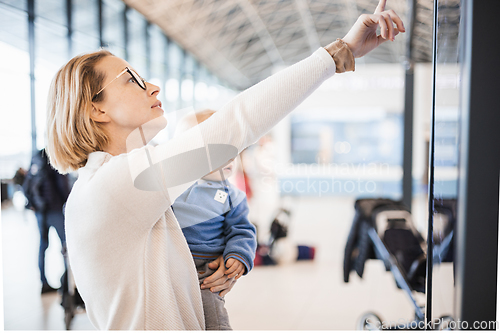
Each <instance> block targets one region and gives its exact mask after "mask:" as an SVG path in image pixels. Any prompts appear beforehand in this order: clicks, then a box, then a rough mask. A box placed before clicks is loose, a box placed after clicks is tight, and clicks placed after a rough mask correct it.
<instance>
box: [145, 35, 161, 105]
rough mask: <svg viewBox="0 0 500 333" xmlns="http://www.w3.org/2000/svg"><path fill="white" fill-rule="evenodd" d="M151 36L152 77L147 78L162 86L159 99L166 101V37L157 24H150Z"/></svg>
mask: <svg viewBox="0 0 500 333" xmlns="http://www.w3.org/2000/svg"><path fill="white" fill-rule="evenodd" d="M149 38H150V45H151V50H150V54H149V56H150V58H151V60H150V61H151V77H149V78H147V79H148V80H149V82H151V83H153V84H156V85H157V86H159V87H160V95H159V96H158V99H159V100H161V101H162V102H164V100H165V90H164V89H163V88H164V87H165V75H166V72H165V51H166V46H165V42H166V38H165V36H164V35H163V32H162V31H161V29H160V28H158V27H157V26H156V25H151V26H149Z"/></svg>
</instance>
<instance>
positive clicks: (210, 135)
mask: <svg viewBox="0 0 500 333" xmlns="http://www.w3.org/2000/svg"><path fill="white" fill-rule="evenodd" d="M384 9H385V0H381V1H380V2H379V5H378V6H377V9H376V10H375V13H374V14H371V15H366V14H365V15H361V16H360V17H359V19H358V20H357V21H356V23H355V24H354V26H353V27H352V28H351V30H350V31H349V32H348V33H347V35H346V36H345V37H344V38H343V39H342V40H337V41H335V42H333V43H331V44H330V45H328V46H326V47H325V48H320V49H318V50H317V51H316V52H314V53H313V54H312V55H311V56H310V57H308V58H306V59H304V60H302V61H300V62H298V63H296V64H295V65H293V66H290V67H288V68H287V69H284V70H282V71H280V72H278V73H276V74H274V75H272V76H270V77H269V78H267V79H265V80H264V81H262V82H260V83H258V84H256V85H254V86H253V87H251V88H249V89H247V90H245V91H243V92H242V93H240V94H239V95H237V96H236V97H235V98H233V99H232V100H231V101H230V102H229V103H228V104H226V105H225V106H224V107H222V108H221V109H220V110H219V111H218V112H216V113H215V114H214V115H213V116H212V117H210V118H209V119H208V120H207V121H205V122H203V123H202V124H199V125H198V126H195V127H194V128H192V129H191V130H188V131H186V132H184V133H183V134H181V135H179V136H178V137H176V138H174V139H172V140H170V141H168V142H165V143H163V144H160V145H158V146H156V147H147V148H146V149H139V150H137V151H135V153H133V154H129V165H130V170H131V176H132V178H133V181H134V186H135V187H136V188H138V189H140V190H146V191H158V190H165V189H166V190H168V197H169V199H170V202H173V201H174V200H175V198H176V197H177V195H179V194H180V193H182V192H183V191H184V190H185V189H186V188H187V187H189V186H190V185H191V184H192V182H193V181H195V180H197V179H199V178H201V177H202V176H204V175H206V174H208V173H209V172H211V171H213V170H216V169H218V168H220V167H221V166H223V165H224V164H225V163H227V161H229V160H230V159H232V158H234V157H235V156H236V155H237V154H238V153H239V152H241V151H242V150H243V149H245V148H246V147H248V146H249V145H251V144H253V143H254V142H256V141H257V140H258V139H259V138H260V137H261V136H262V135H264V134H265V133H266V132H268V131H269V130H270V129H271V128H272V127H273V126H275V125H276V124H277V123H278V122H279V121H280V120H282V119H283V118H284V117H285V116H286V115H288V114H289V113H290V112H291V111H292V110H293V109H295V108H296V107H297V106H298V105H299V104H300V103H301V102H302V101H303V100H304V99H305V98H307V97H308V96H309V95H310V94H311V93H312V92H313V91H314V90H315V89H317V88H318V87H319V86H320V85H321V83H323V81H325V80H326V79H327V78H329V77H331V76H332V75H333V74H334V73H335V72H336V71H337V72H343V71H345V70H353V69H354V59H353V57H361V56H363V55H365V54H366V53H368V52H369V51H371V50H372V49H374V48H376V47H377V46H378V45H380V44H381V43H382V42H384V41H385V40H388V39H390V40H393V39H394V37H395V35H397V34H398V32H399V31H404V26H403V23H402V21H401V19H400V18H399V17H398V16H397V15H396V13H394V11H392V10H389V11H384ZM394 23H395V24H396V27H394ZM378 26H380V27H381V35H379V36H377V34H376V30H377V27H378ZM351 52H352V53H351ZM161 121H162V120H153V121H152V122H150V123H148V124H144V125H143V126H142V127H141V128H139V129H137V130H136V131H134V132H133V133H132V134H131V135H130V136H129V139H128V141H127V147H128V151H131V150H132V149H134V148H136V147H137V146H138V145H141V144H143V143H146V142H147V141H148V139H150V138H149V137H148V136H152V135H153V134H154V133H156V132H157V129H158V126H159V125H158V122H161ZM163 121H164V120H163ZM149 133H151V135H149Z"/></svg>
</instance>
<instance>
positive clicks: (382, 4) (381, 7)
mask: <svg viewBox="0 0 500 333" xmlns="http://www.w3.org/2000/svg"><path fill="white" fill-rule="evenodd" d="M386 2H387V0H380V1H379V3H378V5H377V8H375V14H377V13H382V12H383V11H384V10H385V3H386Z"/></svg>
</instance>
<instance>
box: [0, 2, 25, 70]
mask: <svg viewBox="0 0 500 333" xmlns="http://www.w3.org/2000/svg"><path fill="white" fill-rule="evenodd" d="M23 3H24V1H23ZM0 17H1V18H2V19H1V20H0V31H1V32H2V33H0V41H2V42H4V43H6V44H8V45H12V46H14V47H15V48H17V49H19V50H23V51H26V52H28V15H27V14H26V13H25V12H22V11H20V10H18V9H14V8H12V7H10V6H8V5H4V4H2V3H0ZM28 68H29V66H28Z"/></svg>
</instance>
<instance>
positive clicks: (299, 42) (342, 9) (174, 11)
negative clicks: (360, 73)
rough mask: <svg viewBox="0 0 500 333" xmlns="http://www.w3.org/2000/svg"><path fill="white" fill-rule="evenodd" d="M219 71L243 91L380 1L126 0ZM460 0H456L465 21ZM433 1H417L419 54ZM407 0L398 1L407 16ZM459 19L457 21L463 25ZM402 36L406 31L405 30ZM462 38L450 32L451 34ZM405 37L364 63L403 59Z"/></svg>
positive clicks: (420, 56) (427, 47)
mask: <svg viewBox="0 0 500 333" xmlns="http://www.w3.org/2000/svg"><path fill="white" fill-rule="evenodd" d="M124 2H125V3H126V4H127V5H129V6H130V7H132V8H134V9H136V10H137V11H139V12H140V13H142V14H143V15H144V16H145V17H146V18H147V19H148V20H149V21H150V22H152V23H155V24H156V25H158V26H159V27H160V28H161V29H163V31H164V32H165V33H166V34H167V35H168V36H169V37H170V38H172V39H173V40H174V41H176V42H177V43H178V44H179V45H181V46H182V47H183V48H185V49H186V50H188V51H189V52H191V53H192V54H194V56H195V57H196V58H197V59H198V60H199V61H200V62H201V63H203V64H204V65H205V66H207V68H209V69H210V70H211V71H212V72H213V73H214V74H216V75H217V76H218V77H220V78H221V79H223V80H225V81H227V82H229V83H230V84H232V85H233V86H234V87H235V88H237V89H245V88H247V87H249V86H251V85H253V84H255V83H257V82H259V81H260V80H262V79H264V78H266V77H267V76H269V75H270V74H272V73H273V72H274V71H276V70H278V69H281V68H283V67H284V66H287V65H291V64H293V63H295V62H297V61H299V60H301V59H303V58H305V57H307V56H308V55H309V54H311V52H312V50H313V49H315V48H316V47H319V46H320V45H321V46H325V45H327V44H328V43H330V42H332V41H334V40H335V39H336V38H339V37H343V36H344V35H345V34H346V33H347V31H348V29H349V28H350V27H351V26H352V25H353V23H354V22H355V20H356V19H357V17H358V16H359V15H360V14H364V13H373V11H374V10H375V7H376V5H377V1H375V0H148V1H144V0H124ZM459 2H460V0H450V1H448V3H449V8H450V10H454V8H456V12H457V20H458V18H459V14H460V11H459ZM432 3H433V2H432V0H418V3H417V15H416V22H415V36H414V39H413V58H414V60H415V61H417V62H429V61H430V60H431V55H432ZM406 4H407V1H406V0H392V1H390V2H389V4H388V9H394V10H395V11H396V12H397V13H398V14H399V15H400V16H401V18H403V21H405V16H406ZM457 23H458V22H457ZM403 36H404V35H403ZM453 38H454V39H455V40H456V39H457V38H458V36H450V39H453ZM405 49H406V48H405V38H404V37H403V38H397V39H396V41H395V42H387V43H384V44H383V45H382V46H380V47H379V48H378V49H376V50H375V51H373V52H372V53H370V54H369V55H368V56H366V57H365V58H364V62H365V63H398V62H403V61H404V59H405Z"/></svg>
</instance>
